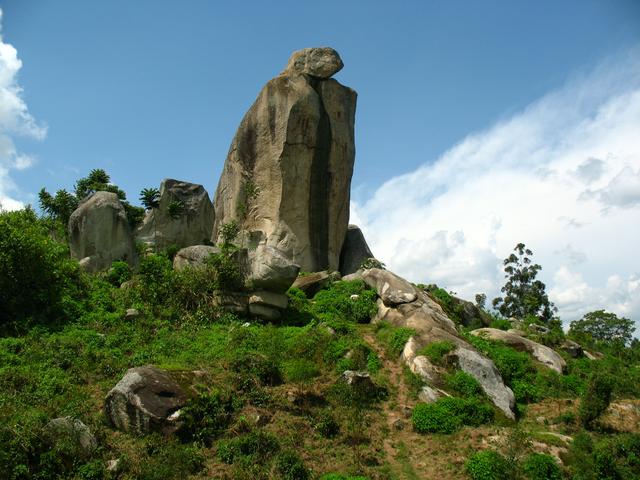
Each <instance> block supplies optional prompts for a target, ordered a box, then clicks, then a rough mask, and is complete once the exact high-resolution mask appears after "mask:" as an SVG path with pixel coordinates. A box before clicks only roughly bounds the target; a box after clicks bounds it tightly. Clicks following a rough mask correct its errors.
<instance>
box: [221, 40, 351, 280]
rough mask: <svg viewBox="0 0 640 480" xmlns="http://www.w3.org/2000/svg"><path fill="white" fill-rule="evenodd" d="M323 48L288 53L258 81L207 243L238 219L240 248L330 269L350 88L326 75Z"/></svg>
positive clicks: (341, 196) (329, 64)
mask: <svg viewBox="0 0 640 480" xmlns="http://www.w3.org/2000/svg"><path fill="white" fill-rule="evenodd" d="M342 66H343V64H342V60H341V59H340V56H339V55H338V53H337V52H336V51H335V50H333V49H331V48H308V49H304V50H300V51H298V52H295V53H294V54H293V55H292V56H291V58H290V60H289V63H288V64H287V67H286V68H285V70H284V71H283V72H282V73H281V74H280V75H278V76H277V77H275V78H273V79H272V80H270V81H269V82H267V84H266V85H265V86H264V88H263V89H262V91H261V92H260V94H259V95H258V98H257V99H256V101H255V102H254V104H253V105H252V106H251V108H250V109H249V111H248V112H247V113H246V114H245V116H244V118H243V119H242V122H241V123H240V127H239V128H238V131H237V133H236V135H235V137H234V139H233V141H232V143H231V148H230V149H229V154H228V156H227V159H226V162H225V166H224V169H223V172H222V176H221V178H220V182H219V184H218V189H217V191H216V196H215V203H214V205H215V224H214V235H213V242H214V243H216V242H217V239H218V235H219V232H220V227H221V225H222V224H225V223H228V222H230V221H232V220H235V221H237V222H238V223H239V225H240V228H241V231H242V238H241V241H242V242H244V243H245V245H244V246H247V247H249V248H250V249H251V248H254V247H255V246H257V245H258V244H264V245H267V246H269V247H273V248H275V249H277V250H278V251H280V252H281V253H282V254H283V255H285V256H286V257H288V258H289V259H290V260H291V261H292V262H293V263H295V264H297V265H299V266H300V268H301V270H303V271H312V272H313V271H321V270H326V269H332V270H337V269H338V267H339V261H340V251H341V248H342V243H343V241H344V238H345V234H346V231H347V224H348V220H349V198H350V186H351V176H352V173H353V162H354V159H355V143H354V122H355V109H356V92H355V91H353V90H352V89H350V88H348V87H345V86H343V85H341V84H340V83H338V82H337V81H336V80H334V79H332V78H330V77H331V76H332V75H333V74H335V73H336V72H338V71H339V70H340V69H341V68H342Z"/></svg>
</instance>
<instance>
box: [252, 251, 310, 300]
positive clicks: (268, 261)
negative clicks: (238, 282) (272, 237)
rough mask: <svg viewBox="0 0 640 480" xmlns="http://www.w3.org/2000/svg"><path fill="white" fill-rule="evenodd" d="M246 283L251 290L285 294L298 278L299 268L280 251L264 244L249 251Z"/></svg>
mask: <svg viewBox="0 0 640 480" xmlns="http://www.w3.org/2000/svg"><path fill="white" fill-rule="evenodd" d="M249 269H250V271H249V274H248V278H247V283H248V284H249V285H251V286H252V287H253V288H256V289H262V290H268V291H270V292H278V293H284V292H286V291H287V290H288V289H289V287H290V286H291V284H293V282H294V280H295V279H296V278H297V276H298V272H299V271H300V266H299V265H297V264H295V263H293V262H292V261H291V259H289V258H288V257H287V256H286V255H285V254H284V253H283V252H282V251H280V250H278V249H277V248H275V247H271V246H269V245H266V244H261V245H258V247H257V248H256V249H255V250H250V251H249Z"/></svg>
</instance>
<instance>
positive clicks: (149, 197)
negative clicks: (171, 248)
mask: <svg viewBox="0 0 640 480" xmlns="http://www.w3.org/2000/svg"><path fill="white" fill-rule="evenodd" d="M140 202H141V203H142V205H143V206H144V208H145V210H152V211H153V210H155V209H158V208H160V190H158V189H157V188H143V189H142V190H141V191H140ZM157 236H158V232H157V231H156V217H155V215H154V216H153V248H154V249H157V238H156V237H157Z"/></svg>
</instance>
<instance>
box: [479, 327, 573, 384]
mask: <svg viewBox="0 0 640 480" xmlns="http://www.w3.org/2000/svg"><path fill="white" fill-rule="evenodd" d="M471 334H472V335H475V336H476V337H482V338H487V339H489V340H495V341H499V342H504V343H506V344H507V345H509V346H510V347H513V348H515V349H516V350H520V351H525V352H528V353H530V354H531V356H533V358H535V359H536V360H537V361H539V362H540V363H542V364H543V365H544V366H546V367H549V368H550V369H552V370H555V371H556V372H558V373H560V374H562V372H563V371H564V370H565V368H566V367H567V364H566V362H565V361H564V358H562V357H561V356H560V355H558V354H557V353H556V352H555V351H554V350H552V349H551V348H549V347H547V346H545V345H541V344H539V343H537V342H534V341H533V340H529V339H528V338H525V337H522V336H520V335H518V334H517V333H514V332H513V331H511V330H509V331H504V330H499V329H497V328H479V329H477V330H473V331H472V332H471Z"/></svg>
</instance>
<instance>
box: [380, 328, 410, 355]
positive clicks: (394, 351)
mask: <svg viewBox="0 0 640 480" xmlns="http://www.w3.org/2000/svg"><path fill="white" fill-rule="evenodd" d="M415 334H416V331H415V330H413V329H412V328H406V327H394V326H393V325H391V324H390V323H387V322H380V323H378V324H377V325H376V336H377V337H378V338H379V339H380V340H381V341H382V343H384V344H385V346H386V350H387V354H388V355H389V356H390V357H394V358H397V357H399V356H400V354H401V353H402V351H403V350H404V346H405V345H406V344H407V342H408V341H409V339H410V338H411V337H413V336H414V335H415Z"/></svg>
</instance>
